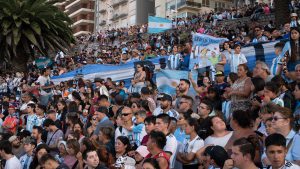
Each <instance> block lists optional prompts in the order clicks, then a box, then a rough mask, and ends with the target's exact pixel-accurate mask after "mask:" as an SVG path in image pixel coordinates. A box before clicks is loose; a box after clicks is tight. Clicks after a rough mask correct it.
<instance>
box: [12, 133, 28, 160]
mask: <svg viewBox="0 0 300 169" xmlns="http://www.w3.org/2000/svg"><path fill="white" fill-rule="evenodd" d="M8 141H9V142H10V144H11V145H12V153H13V154H14V155H15V156H16V157H17V158H18V159H19V158H20V157H21V156H22V155H24V154H25V151H24V148H23V145H22V144H21V142H20V139H19V138H18V137H17V136H15V135H13V136H11V137H10V138H9V139H8Z"/></svg>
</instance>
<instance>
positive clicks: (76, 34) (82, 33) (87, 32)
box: [73, 31, 91, 37]
mask: <svg viewBox="0 0 300 169" xmlns="http://www.w3.org/2000/svg"><path fill="white" fill-rule="evenodd" d="M89 33H91V32H89V31H79V32H76V33H74V34H73V36H75V37H77V36H80V35H87V34H89Z"/></svg>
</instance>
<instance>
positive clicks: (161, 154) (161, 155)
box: [152, 151, 170, 169]
mask: <svg viewBox="0 0 300 169" xmlns="http://www.w3.org/2000/svg"><path fill="white" fill-rule="evenodd" d="M161 157H162V158H164V159H166V160H167V162H168V166H167V168H166V169H169V168H170V158H169V157H168V156H167V154H166V152H164V151H162V152H160V153H158V154H156V155H155V156H153V157H152V158H154V159H158V158H161Z"/></svg>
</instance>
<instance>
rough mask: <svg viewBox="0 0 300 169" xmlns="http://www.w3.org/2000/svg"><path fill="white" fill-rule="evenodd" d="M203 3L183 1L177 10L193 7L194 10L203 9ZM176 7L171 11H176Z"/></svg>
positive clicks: (179, 3)
mask: <svg viewBox="0 0 300 169" xmlns="http://www.w3.org/2000/svg"><path fill="white" fill-rule="evenodd" d="M201 6H202V5H201V3H198V2H191V1H181V2H178V3H177V9H180V8H184V7H193V8H201ZM175 7H176V6H175V5H172V6H171V7H170V9H174V10H175Z"/></svg>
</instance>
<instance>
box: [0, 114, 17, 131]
mask: <svg viewBox="0 0 300 169" xmlns="http://www.w3.org/2000/svg"><path fill="white" fill-rule="evenodd" d="M18 121H19V120H18V118H17V117H16V116H12V115H8V116H7V117H6V118H5V120H4V122H3V124H2V125H3V126H7V130H8V131H10V132H12V133H16V131H17V126H18Z"/></svg>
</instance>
